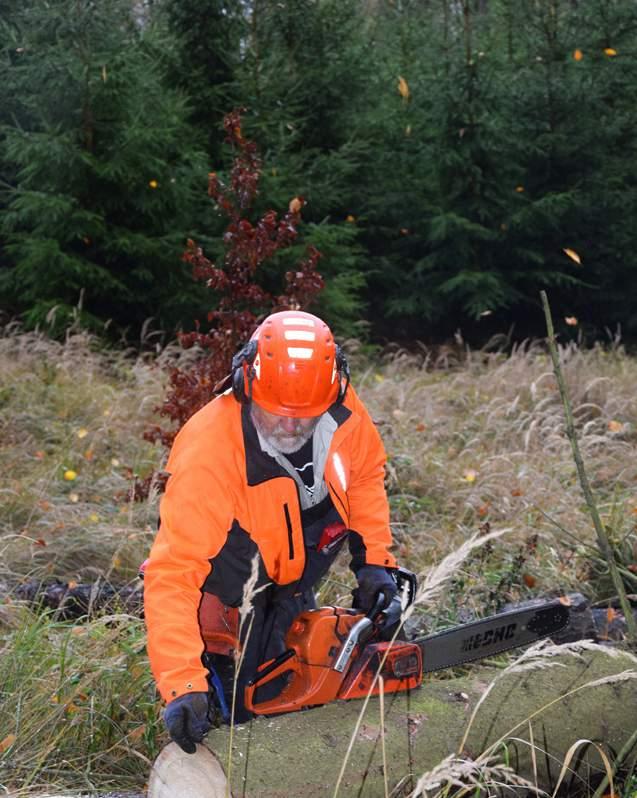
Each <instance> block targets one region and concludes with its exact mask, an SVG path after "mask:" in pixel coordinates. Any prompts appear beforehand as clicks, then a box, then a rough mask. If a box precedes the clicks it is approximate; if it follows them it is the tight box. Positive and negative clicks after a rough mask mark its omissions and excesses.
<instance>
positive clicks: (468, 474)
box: [462, 468, 477, 482]
mask: <svg viewBox="0 0 637 798" xmlns="http://www.w3.org/2000/svg"><path fill="white" fill-rule="evenodd" d="M476 477H477V473H476V472H475V471H474V470H473V468H467V469H466V471H464V472H463V474H462V478H463V479H464V481H465V482H475V481H476Z"/></svg>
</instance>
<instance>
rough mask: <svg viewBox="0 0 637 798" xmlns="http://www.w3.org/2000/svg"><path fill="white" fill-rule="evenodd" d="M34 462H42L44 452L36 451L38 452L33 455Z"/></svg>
mask: <svg viewBox="0 0 637 798" xmlns="http://www.w3.org/2000/svg"><path fill="white" fill-rule="evenodd" d="M33 456H34V457H35V459H36V460H44V452H43V451H42V449H38V451H37V452H36V453H35V454H34V455H33Z"/></svg>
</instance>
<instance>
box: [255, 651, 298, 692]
mask: <svg viewBox="0 0 637 798" xmlns="http://www.w3.org/2000/svg"><path fill="white" fill-rule="evenodd" d="M295 655H296V651H295V650H294V649H293V648H288V650H287V651H284V652H283V654H279V656H278V657H275V658H274V659H271V660H270V661H269V662H266V663H264V664H263V665H262V666H261V667H260V668H259V670H258V671H257V672H256V673H255V675H254V676H253V677H252V679H250V681H249V682H248V687H258V686H260V685H261V684H265V683H266V682H269V681H272V679H274V678H275V677H276V676H279V674H278V673H275V671H278V670H279V668H280V667H281V665H285V663H286V662H287V661H288V660H289V659H292V657H294V656H295ZM289 670H290V668H284V669H283V670H282V671H281V673H285V672H286V671H289ZM272 674H274V676H273V675H272ZM268 677H269V678H268Z"/></svg>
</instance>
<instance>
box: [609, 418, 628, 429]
mask: <svg viewBox="0 0 637 798" xmlns="http://www.w3.org/2000/svg"><path fill="white" fill-rule="evenodd" d="M623 429H624V425H623V424H622V423H621V421H615V420H614V419H612V420H611V421H609V422H608V431H609V432H621V431H622V430H623Z"/></svg>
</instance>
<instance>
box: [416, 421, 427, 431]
mask: <svg viewBox="0 0 637 798" xmlns="http://www.w3.org/2000/svg"><path fill="white" fill-rule="evenodd" d="M426 429H427V425H426V424H422V423H420V424H416V432H424V431H425V430H426Z"/></svg>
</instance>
